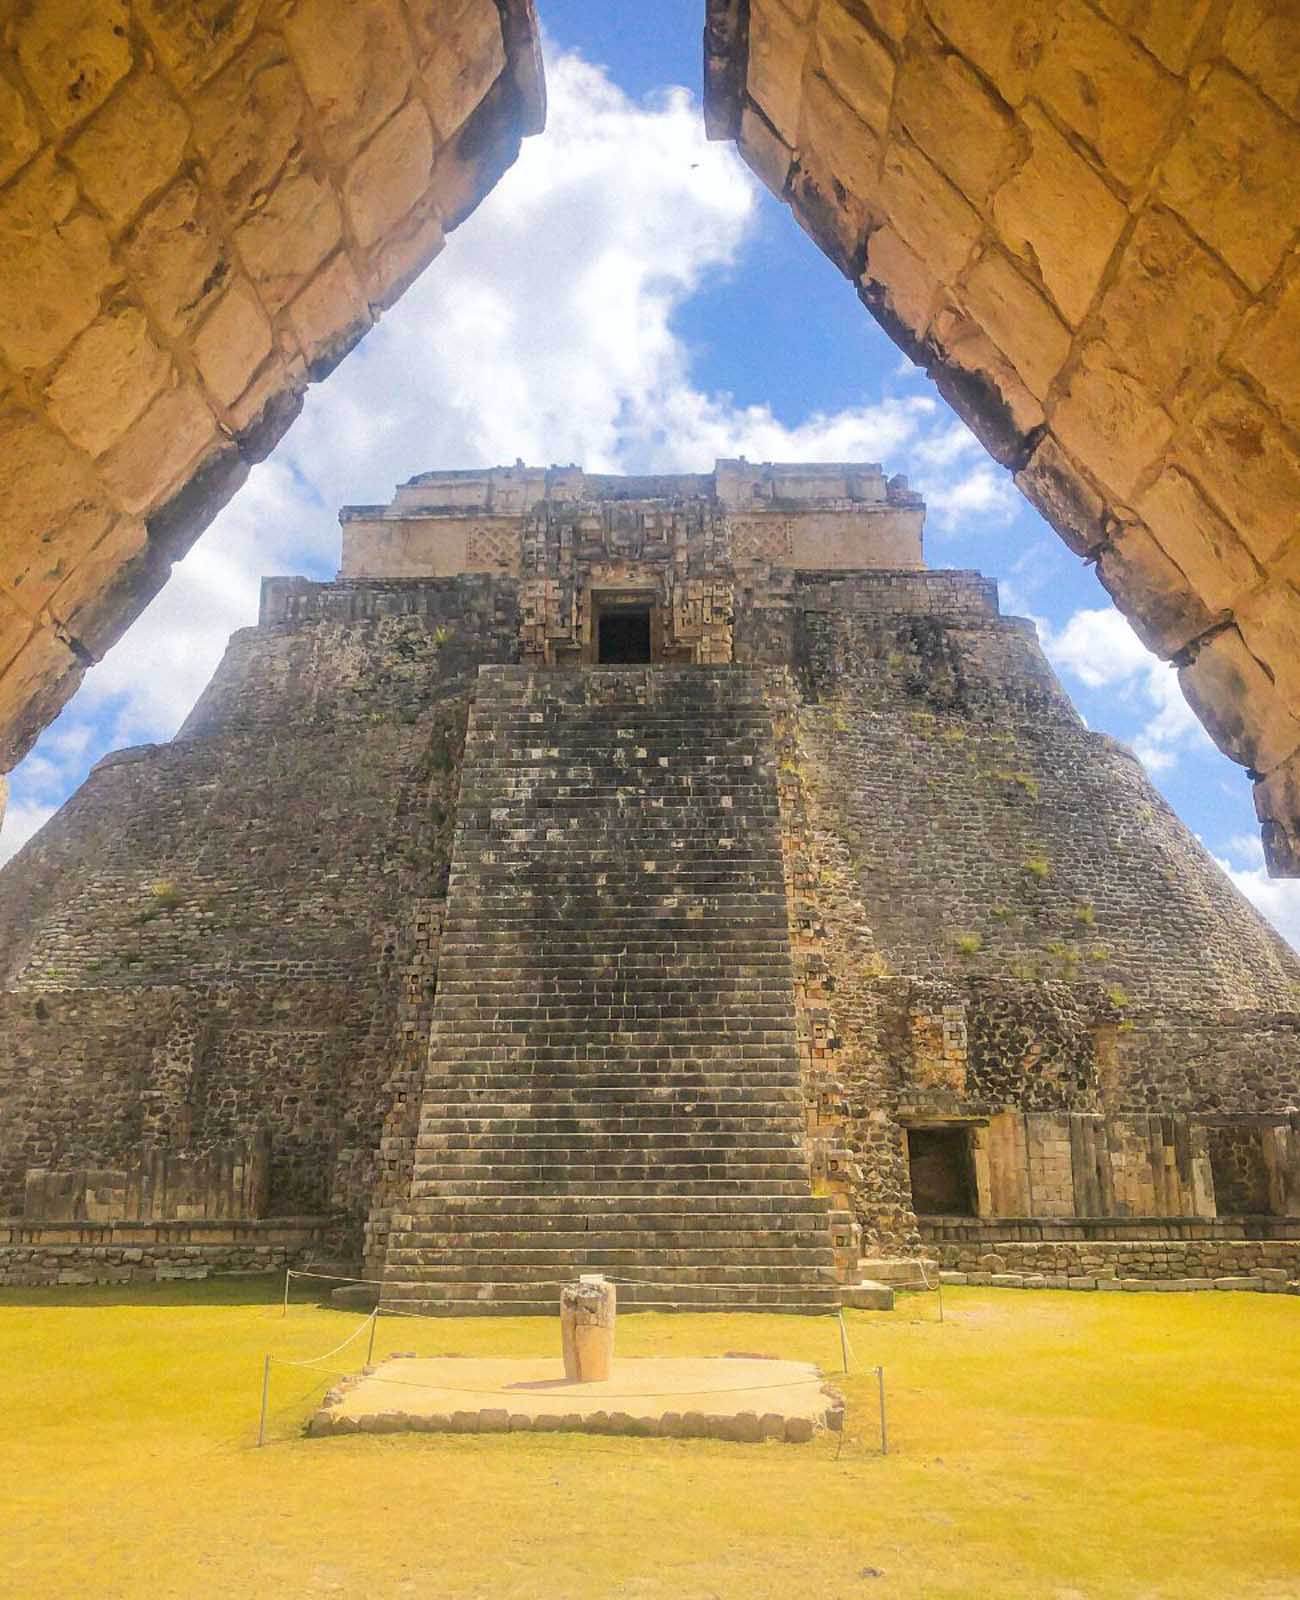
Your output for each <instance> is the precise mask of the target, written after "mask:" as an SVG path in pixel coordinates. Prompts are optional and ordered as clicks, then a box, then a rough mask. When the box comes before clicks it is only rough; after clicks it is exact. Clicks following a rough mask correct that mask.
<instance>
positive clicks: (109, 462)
mask: <svg viewBox="0 0 1300 1600" xmlns="http://www.w3.org/2000/svg"><path fill="white" fill-rule="evenodd" d="M219 438H220V435H219V430H218V428H217V424H216V420H215V419H214V417H213V415H212V412H211V411H210V410H209V409H208V407H207V405H206V404H205V403H204V401H203V400H202V398H201V397H200V396H199V394H198V393H197V392H196V391H195V390H194V389H192V388H189V387H186V386H183V385H182V386H178V387H177V388H174V389H167V390H165V391H164V392H163V393H162V394H161V395H159V397H158V399H157V400H155V401H154V402H153V404H152V405H151V406H150V407H149V409H148V410H147V411H146V412H145V413H144V415H143V416H142V417H141V418H140V420H139V421H138V422H136V423H134V424H133V425H132V427H131V428H130V430H129V431H128V432H127V433H126V435H125V436H124V437H123V438H122V439H121V440H120V441H119V442H118V443H117V444H115V445H114V446H113V448H112V449H111V450H110V451H109V452H108V454H107V455H106V456H104V457H103V459H102V460H101V461H100V463H99V469H100V472H101V474H102V476H103V479H104V482H105V484H106V485H107V486H108V488H109V490H110V491H111V493H112V494H113V495H114V496H115V497H116V499H117V501H118V503H119V505H121V507H122V508H123V510H125V511H139V512H147V511H152V510H153V509H154V507H156V506H158V505H161V504H162V503H163V501H165V500H166V499H167V497H168V495H169V494H170V493H171V492H172V491H173V490H175V489H176V488H177V486H178V485H179V484H180V483H181V482H183V481H184V479H185V477H186V476H188V470H187V469H189V468H190V467H191V466H192V465H193V464H194V463H195V462H196V460H197V459H198V458H199V457H200V456H201V455H203V454H204V453H205V452H206V451H207V450H208V449H209V448H211V447H213V446H215V445H216V444H217V443H218V441H219Z"/></svg>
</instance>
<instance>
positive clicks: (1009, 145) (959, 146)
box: [893, 40, 1024, 206]
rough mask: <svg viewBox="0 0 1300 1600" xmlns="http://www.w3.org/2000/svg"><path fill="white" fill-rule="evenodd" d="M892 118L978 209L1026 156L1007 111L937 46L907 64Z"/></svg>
mask: <svg viewBox="0 0 1300 1600" xmlns="http://www.w3.org/2000/svg"><path fill="white" fill-rule="evenodd" d="M893 114H894V117H895V119H896V120H897V122H898V123H899V124H900V125H901V126H902V127H903V128H904V129H906V131H907V133H908V135H909V136H910V137H911V138H912V139H913V140H914V142H915V143H916V144H918V145H919V146H920V147H921V149H922V150H924V151H925V153H926V155H927V156H929V158H930V160H931V161H933V162H934V164H935V165H936V166H937V167H938V168H939V170H940V171H941V172H942V173H944V175H945V176H946V177H947V178H949V179H950V180H951V181H952V183H954V184H955V185H956V187H957V188H958V189H959V190H960V191H961V192H962V194H963V195H964V196H965V197H966V198H967V200H969V201H970V202H971V203H972V204H973V205H975V206H980V205H982V204H983V203H984V202H985V201H986V200H987V199H988V197H989V195H990V194H991V193H992V192H993V191H994V189H996V188H997V187H998V185H999V184H1000V183H1001V182H1002V181H1003V179H1004V178H1006V176H1007V175H1008V174H1009V173H1010V172H1011V171H1012V169H1013V167H1014V166H1015V164H1016V161H1017V159H1018V158H1019V157H1020V156H1021V155H1022V153H1023V149H1024V146H1023V139H1022V135H1021V132H1020V129H1019V128H1018V127H1017V124H1016V120H1015V118H1014V117H1013V116H1012V114H1011V112H1010V111H1009V110H1008V108H1007V107H1006V106H1005V105H1004V104H1003V103H1002V102H1001V101H1000V100H998V99H997V98H996V97H995V96H994V95H992V94H990V93H989V91H988V89H987V88H986V87H985V85H984V84H983V82H982V81H981V80H980V78H979V75H978V74H977V73H975V72H973V71H972V70H971V68H970V67H969V66H968V65H967V64H966V62H964V61H963V60H962V59H961V57H960V56H958V55H956V54H954V53H953V52H951V51H946V50H943V49H942V48H940V47H939V44H938V41H937V40H935V41H934V42H933V44H932V45H931V47H930V48H928V49H925V50H917V51H915V52H914V53H910V54H909V55H908V56H907V57H906V58H905V59H904V61H903V64H902V66H901V67H900V68H899V73H898V84H897V88H896V90H895V96H894V112H893Z"/></svg>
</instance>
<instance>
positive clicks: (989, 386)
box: [927, 306, 1044, 468]
mask: <svg viewBox="0 0 1300 1600" xmlns="http://www.w3.org/2000/svg"><path fill="white" fill-rule="evenodd" d="M931 338H932V342H933V343H934V344H935V345H936V346H937V347H938V349H939V350H940V351H941V352H942V354H943V356H944V358H945V359H944V363H943V364H942V365H939V364H935V365H931V366H928V367H927V370H928V371H929V372H930V376H931V377H932V378H933V379H934V380H935V382H936V383H937V384H938V386H939V391H940V393H941V394H942V395H943V396H944V398H945V399H946V400H947V401H948V403H949V404H950V405H951V406H952V407H953V408H954V409H955V410H956V411H957V412H958V413H959V414H960V415H961V417H962V418H963V419H964V420H965V421H966V422H967V423H968V424H969V426H970V428H971V429H972V430H973V432H974V433H975V434H976V436H977V437H978V438H979V440H980V442H981V443H982V444H983V445H984V447H985V449H987V450H988V451H989V453H990V454H991V455H992V456H993V457H994V458H995V460H997V461H1000V462H1001V463H1002V464H1003V466H1008V467H1012V468H1015V467H1018V466H1019V465H1020V464H1021V461H1022V460H1023V458H1024V455H1025V452H1026V449H1027V441H1028V440H1029V439H1030V438H1031V437H1032V436H1033V435H1034V434H1035V433H1036V432H1037V431H1038V429H1040V428H1041V427H1042V425H1043V420H1044V418H1043V408H1042V406H1041V405H1039V403H1038V401H1037V400H1036V399H1035V398H1034V396H1033V395H1032V394H1031V393H1030V392H1029V390H1028V389H1027V388H1026V387H1025V385H1024V383H1023V382H1022V381H1021V378H1020V375H1019V373H1018V372H1017V371H1016V370H1015V368H1014V367H1013V366H1012V364H1011V363H1010V361H1008V360H1007V358H1006V357H1005V356H1004V355H1003V354H1002V352H1001V351H1000V350H999V349H998V347H997V346H996V345H995V344H994V343H993V341H992V340H991V339H990V338H989V337H988V335H987V334H986V333H984V332H983V331H982V330H981V328H980V327H979V325H978V323H976V322H975V320H974V319H973V318H971V317H968V316H966V315H964V314H963V313H961V312H959V311H958V310H957V309H956V308H955V307H952V306H946V307H944V308H943V309H942V310H941V311H939V312H938V313H937V314H936V316H935V317H934V319H933V321H932V323H931Z"/></svg>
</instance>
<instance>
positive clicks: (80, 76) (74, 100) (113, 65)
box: [13, 0, 131, 129]
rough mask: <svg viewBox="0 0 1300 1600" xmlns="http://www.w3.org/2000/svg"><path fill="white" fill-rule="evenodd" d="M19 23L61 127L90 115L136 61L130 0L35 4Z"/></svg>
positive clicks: (31, 74)
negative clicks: (128, 5) (132, 51)
mask: <svg viewBox="0 0 1300 1600" xmlns="http://www.w3.org/2000/svg"><path fill="white" fill-rule="evenodd" d="M24 11H25V14H24V15H21V16H20V17H18V18H17V19H15V22H14V24H13V27H14V33H15V36H16V37H15V42H14V49H15V52H16V54H17V57H18V63H19V65H20V67H21V68H22V71H23V74H24V76H25V78H26V80H27V83H28V85H29V87H30V88H31V90H32V93H33V94H34V95H35V96H36V98H37V100H39V101H40V104H41V109H42V110H43V111H44V112H45V114H46V116H48V117H49V119H50V121H51V122H52V123H53V124H54V126H55V127H56V128H58V129H63V128H69V127H72V126H74V125H75V124H76V123H78V122H80V121H82V119H83V118H85V117H88V116H89V115H90V113H91V112H92V111H94V109H95V108H96V106H99V105H102V104H103V102H104V101H105V100H106V99H107V98H108V96H109V95H110V94H111V93H112V90H113V86H114V84H116V83H117V82H118V81H119V80H120V79H121V78H124V77H125V76H126V74H127V72H128V71H129V70H130V67H131V38H130V29H129V17H128V12H127V4H126V0H69V3H68V4H65V5H57V6H53V5H32V6H27V7H25V8H24Z"/></svg>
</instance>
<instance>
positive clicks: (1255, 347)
mask: <svg viewBox="0 0 1300 1600" xmlns="http://www.w3.org/2000/svg"><path fill="white" fill-rule="evenodd" d="M1229 359H1230V361H1231V362H1232V363H1233V365H1235V366H1239V367H1241V368H1242V369H1244V370H1245V371H1246V372H1248V373H1249V374H1250V375H1251V377H1252V378H1254V380H1255V381H1256V383H1258V384H1259V385H1260V386H1261V387H1262V388H1263V389H1265V390H1266V391H1267V393H1268V398H1269V400H1270V401H1272V402H1273V404H1275V405H1276V406H1277V408H1278V411H1279V413H1280V414H1281V415H1282V417H1283V418H1284V419H1285V420H1286V421H1287V422H1289V423H1290V425H1291V427H1292V429H1293V430H1295V431H1296V432H1300V271H1293V272H1292V275H1291V278H1290V280H1289V282H1287V283H1286V284H1284V286H1283V288H1282V291H1281V293H1280V294H1279V295H1278V298H1277V299H1276V301H1274V302H1273V303H1272V304H1271V305H1261V306H1259V307H1258V308H1257V309H1256V310H1255V312H1254V313H1253V314H1252V315H1251V316H1250V317H1249V318H1248V320H1247V321H1246V323H1245V325H1244V326H1243V328H1242V330H1241V334H1240V336H1239V337H1238V338H1237V339H1236V340H1235V341H1234V344H1233V347H1232V349H1231V351H1230V352H1229Z"/></svg>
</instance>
